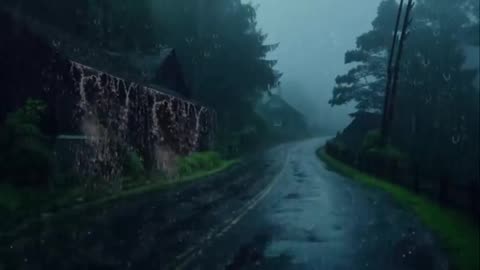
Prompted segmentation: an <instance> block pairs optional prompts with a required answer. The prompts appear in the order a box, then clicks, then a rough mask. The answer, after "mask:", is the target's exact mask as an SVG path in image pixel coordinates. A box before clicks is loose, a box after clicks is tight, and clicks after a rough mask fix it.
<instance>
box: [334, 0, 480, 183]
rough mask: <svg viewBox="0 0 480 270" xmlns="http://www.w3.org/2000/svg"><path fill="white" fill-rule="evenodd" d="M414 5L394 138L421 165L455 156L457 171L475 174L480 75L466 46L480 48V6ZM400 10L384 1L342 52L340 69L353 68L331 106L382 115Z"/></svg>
mask: <svg viewBox="0 0 480 270" xmlns="http://www.w3.org/2000/svg"><path fill="white" fill-rule="evenodd" d="M416 2H417V5H416V7H415V9H414V11H413V17H414V19H413V22H412V26H411V31H410V34H409V36H408V39H407V41H406V46H405V49H404V57H403V61H402V63H401V71H400V79H399V85H398V96H397V99H396V100H395V102H396V112H395V119H394V124H393V125H394V132H392V134H395V138H393V140H394V142H395V143H396V144H398V145H401V146H402V147H403V148H404V149H408V150H410V151H411V154H412V156H414V157H416V158H418V159H419V160H421V161H422V162H423V163H428V164H437V166H438V164H439V163H446V162H449V160H450V159H451V158H452V157H455V158H457V160H455V161H454V163H455V165H454V166H451V167H452V168H454V169H453V170H454V171H460V167H463V168H462V169H464V170H463V171H470V172H472V171H473V169H474V168H475V166H476V165H475V162H478V136H479V133H478V121H479V119H478V115H479V104H478V103H479V102H478V101H479V90H478V86H476V85H475V84H474V81H475V78H476V77H477V76H478V70H474V69H468V68H466V67H465V60H466V53H465V47H466V46H468V45H470V46H471V45H477V46H478V31H477V32H475V31H474V30H473V29H478V12H477V13H475V11H478V1H448V0H419V1H416ZM397 9H398V3H397V2H396V1H395V0H384V1H382V3H381V4H380V6H379V8H378V13H377V17H376V18H375V19H374V21H373V23H372V26H373V29H372V30H371V31H369V32H367V33H365V34H363V35H361V36H360V37H358V39H357V47H356V49H354V50H351V51H348V52H347V53H346V54H345V63H347V64H353V65H354V66H353V67H352V68H351V69H350V71H349V72H348V73H347V74H344V75H341V76H338V77H337V78H336V86H335V88H334V89H333V97H332V99H331V100H330V104H331V105H333V106H336V105H343V104H346V103H348V102H355V103H356V106H357V109H358V110H359V111H370V112H380V111H381V109H382V107H383V99H384V91H385V84H386V80H385V78H386V74H387V67H386V64H387V58H388V53H389V51H388V50H389V48H390V46H391V40H392V36H393V30H394V23H395V20H394V18H395V15H396V12H397ZM474 14H475V15H474ZM474 32H475V33H474ZM427 161H428V162H427ZM432 166H433V165H432ZM467 167H468V168H467ZM468 177H471V176H468Z"/></svg>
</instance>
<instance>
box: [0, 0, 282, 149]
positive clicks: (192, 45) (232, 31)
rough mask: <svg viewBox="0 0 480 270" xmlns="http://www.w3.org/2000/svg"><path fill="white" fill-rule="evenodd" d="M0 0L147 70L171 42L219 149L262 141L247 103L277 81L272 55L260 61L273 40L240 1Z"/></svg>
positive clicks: (259, 123)
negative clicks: (209, 116) (136, 60)
mask: <svg viewBox="0 0 480 270" xmlns="http://www.w3.org/2000/svg"><path fill="white" fill-rule="evenodd" d="M3 2H5V5H6V6H7V7H8V8H9V9H10V10H12V11H13V12H14V13H17V14H20V16H24V17H25V16H28V17H29V18H32V19H33V20H35V21H38V22H40V23H42V24H46V25H48V26H51V27H54V28H55V29H57V30H58V31H60V32H62V33H65V34H66V35H69V36H71V37H73V38H74V40H81V41H83V42H85V43H84V46H88V47H89V48H91V47H94V48H97V49H98V50H103V51H108V52H115V53H119V54H124V55H128V54H136V55H143V56H144V63H142V65H144V66H145V67H147V68H148V67H151V68H152V69H153V68H155V67H154V61H151V60H149V58H151V59H155V56H156V54H158V52H159V51H160V50H161V49H162V48H164V47H170V48H174V49H175V50H176V54H177V56H178V58H179V61H180V64H181V66H182V70H183V72H184V75H185V79H186V82H187V87H188V88H189V92H190V93H191V95H190V98H191V99H193V100H195V101H198V102H200V103H203V104H206V105H207V106H210V107H212V108H214V109H215V110H216V111H217V114H218V120H219V130H218V144H217V145H218V146H219V147H220V148H222V149H221V150H222V151H225V152H229V151H230V152H232V151H233V152H235V153H231V154H238V152H242V151H246V150H248V149H253V148H255V147H257V146H259V145H260V144H262V143H263V142H266V141H267V139H266V137H267V136H268V130H267V127H266V125H265V123H264V121H262V120H261V119H260V118H259V117H258V116H257V114H256V113H255V111H254V109H255V106H256V104H257V102H258V100H259V99H260V98H261V97H262V96H263V95H264V94H265V93H267V92H268V91H269V90H270V89H272V88H274V87H275V86H277V85H278V83H279V78H280V77H281V74H280V73H279V72H278V71H276V70H275V68H274V66H275V64H276V61H275V60H270V59H267V54H268V53H269V52H270V51H272V50H274V49H275V48H276V47H277V45H278V44H266V42H265V40H266V37H267V36H266V34H264V33H262V32H261V31H260V30H259V29H258V28H257V22H256V11H255V8H254V7H253V6H252V5H251V4H245V3H242V1H240V0H227V1H225V0H214V1H204V0H198V1H176V0H161V1H152V0H121V1H114V0H107V1H103V0H102V1H100V0H88V1H84V0H73V1H60V0H54V1H51V0H35V1H33V0H32V1H30V0H24V1H16V0H15V1H14V0H3ZM74 49H75V50H80V51H81V50H82V49H84V48H82V47H81V46H79V47H78V48H74ZM149 56H151V57H149ZM245 130H248V131H252V130H253V131H254V132H245ZM260 141H261V142H260ZM231 142H235V144H236V145H230V144H231ZM229 149H230V150H229ZM231 149H235V150H231Z"/></svg>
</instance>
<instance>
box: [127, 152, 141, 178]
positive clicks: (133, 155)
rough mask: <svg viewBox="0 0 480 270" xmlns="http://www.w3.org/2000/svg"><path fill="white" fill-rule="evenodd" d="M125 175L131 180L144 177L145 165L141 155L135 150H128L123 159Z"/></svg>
mask: <svg viewBox="0 0 480 270" xmlns="http://www.w3.org/2000/svg"><path fill="white" fill-rule="evenodd" d="M124 167H125V168H124V169H125V175H126V176H127V177H130V178H131V179H132V180H135V181H136V180H140V179H142V178H143V177H145V166H144V165H143V159H142V157H141V156H140V155H139V154H138V153H137V152H136V151H129V152H128V153H127V156H126V159H125V165H124Z"/></svg>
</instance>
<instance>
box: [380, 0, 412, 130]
mask: <svg viewBox="0 0 480 270" xmlns="http://www.w3.org/2000/svg"><path fill="white" fill-rule="evenodd" d="M414 6H415V3H414V2H413V0H408V4H407V10H406V14H405V18H404V20H403V27H402V36H401V37H400V45H399V46H400V47H399V48H398V53H397V60H396V61H395V69H394V73H393V82H392V89H391V93H390V106H389V110H388V115H387V116H388V119H387V127H386V132H387V133H386V135H387V137H388V136H389V131H390V128H391V124H392V121H393V113H394V108H395V96H396V94H397V85H398V77H399V73H400V62H401V60H402V54H403V48H404V45H405V40H406V39H407V37H408V35H409V32H408V27H409V26H410V24H411V23H412V19H411V18H410V14H411V12H412V9H413V7H414Z"/></svg>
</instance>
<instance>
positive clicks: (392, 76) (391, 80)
mask: <svg viewBox="0 0 480 270" xmlns="http://www.w3.org/2000/svg"><path fill="white" fill-rule="evenodd" d="M403 6H404V0H400V6H399V8H398V14H397V20H396V23H395V32H394V34H393V42H392V47H391V50H390V56H389V60H388V67H387V84H386V87H385V100H384V106H383V114H382V126H381V144H382V145H386V144H387V143H388V139H389V136H390V129H391V124H392V121H393V112H394V107H395V97H396V92H397V84H398V77H399V73H400V62H401V59H402V52H403V48H404V45H405V40H406V39H407V37H408V35H409V32H408V28H409V27H410V25H411V23H412V19H411V13H412V10H413V7H414V6H415V3H414V2H413V0H408V3H407V8H406V12H405V16H404V18H403V25H402V33H401V36H400V40H398V29H399V26H400V19H401V16H402V11H403ZM397 42H398V43H399V47H398V50H397V51H396V50H395V49H396V46H397ZM395 53H396V55H395ZM394 56H395V62H394Z"/></svg>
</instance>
